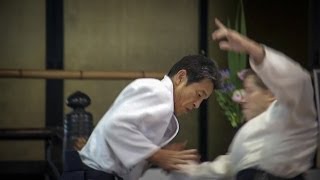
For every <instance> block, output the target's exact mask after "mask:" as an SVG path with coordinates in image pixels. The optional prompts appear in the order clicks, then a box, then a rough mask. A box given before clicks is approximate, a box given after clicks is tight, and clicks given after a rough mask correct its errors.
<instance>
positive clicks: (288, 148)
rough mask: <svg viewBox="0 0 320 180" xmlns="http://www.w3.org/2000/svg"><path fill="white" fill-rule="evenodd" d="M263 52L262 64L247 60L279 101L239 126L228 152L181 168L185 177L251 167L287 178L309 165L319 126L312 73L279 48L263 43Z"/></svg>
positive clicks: (227, 173)
mask: <svg viewBox="0 0 320 180" xmlns="http://www.w3.org/2000/svg"><path fill="white" fill-rule="evenodd" d="M265 53H266V56H265V59H264V61H263V63H262V64H260V65H258V66H255V65H254V64H253V63H252V62H251V61H252V60H251V59H250V64H251V67H252V68H253V70H254V71H256V72H257V74H258V75H259V77H261V79H262V80H263V82H264V83H265V84H266V85H267V86H268V87H269V89H270V90H271V91H272V92H273V93H274V94H275V96H276V99H277V100H276V101H274V102H273V103H272V104H271V105H270V106H269V108H268V109H267V110H266V111H265V112H263V113H262V114H260V115H258V116H257V117H255V118H253V119H251V120H249V121H248V122H246V124H244V125H243V126H242V127H241V128H240V129H239V131H238V132H237V134H236V135H235V137H234V139H233V142H232V143H231V145H230V147H229V152H228V154H227V155H224V156H219V157H218V158H217V159H215V160H214V161H212V162H205V163H202V164H200V165H197V164H190V165H187V166H185V167H184V170H183V171H184V172H185V173H187V174H189V175H190V177H189V179H206V178H210V179H223V178H225V177H229V178H234V176H235V175H236V174H237V173H238V172H239V171H241V170H244V169H246V168H250V167H251V168H258V169H262V170H264V171H267V172H269V173H271V174H273V175H276V176H280V177H286V178H291V177H294V176H296V175H298V174H301V173H303V172H304V171H306V170H307V169H308V168H310V167H311V165H312V160H313V157H314V153H315V150H316V147H317V134H318V128H317V122H316V111H315V105H314V95H313V87H312V83H311V79H310V75H309V73H308V72H306V71H305V70H303V69H302V68H301V67H300V65H299V64H297V63H296V62H294V61H292V60H291V59H290V58H289V57H287V56H285V55H284V54H282V53H280V52H277V51H275V50H273V49H271V48H268V47H265ZM178 176H182V175H181V174H178ZM191 177H193V178H191ZM196 177H198V178H196ZM171 179H181V177H179V178H175V177H172V178H171ZM183 179H188V178H186V177H184V178H183Z"/></svg>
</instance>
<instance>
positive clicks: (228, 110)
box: [215, 0, 247, 127]
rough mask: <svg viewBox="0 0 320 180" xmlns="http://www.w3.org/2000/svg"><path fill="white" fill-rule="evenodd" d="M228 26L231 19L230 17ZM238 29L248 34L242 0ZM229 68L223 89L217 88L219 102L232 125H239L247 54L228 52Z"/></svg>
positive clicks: (237, 18)
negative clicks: (242, 79)
mask: <svg viewBox="0 0 320 180" xmlns="http://www.w3.org/2000/svg"><path fill="white" fill-rule="evenodd" d="M228 27H230V21H229V19H228ZM233 29H235V30H236V31H238V32H240V33H241V34H243V35H246V33H247V30H246V22H245V15H244V8H243V2H242V0H240V1H239V4H238V8H237V13H236V18H235V25H234V27H233ZM227 55H228V56H227V57H228V69H225V70H221V71H220V73H221V76H222V89H221V90H216V91H215V94H216V97H217V101H218V104H219V105H220V107H221V108H222V110H223V111H224V114H225V115H226V117H227V118H228V120H229V121H230V123H231V126H232V127H238V126H239V125H241V124H242V123H243V115H242V112H241V107H240V104H239V102H240V101H241V99H242V97H243V95H244V91H243V90H242V81H241V78H242V77H241V76H242V75H243V73H244V71H242V70H243V69H245V68H246V66H247V56H246V55H245V54H239V53H235V52H230V51H229V52H228V54H227Z"/></svg>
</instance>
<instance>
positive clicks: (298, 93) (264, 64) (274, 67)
mask: <svg viewBox="0 0 320 180" xmlns="http://www.w3.org/2000/svg"><path fill="white" fill-rule="evenodd" d="M215 23H216V25H217V27H218V29H217V30H216V31H214V32H213V33H212V38H213V40H215V41H219V47H220V49H222V50H227V51H234V52H238V53H246V54H248V55H249V56H250V64H251V67H252V69H253V70H254V71H255V72H256V73H257V74H258V76H259V77H260V78H261V79H262V81H263V82H264V83H265V84H266V85H267V87H268V88H269V89H270V90H271V91H272V92H273V93H274V94H275V96H276V98H277V99H278V100H279V101H280V102H282V103H286V104H288V105H289V106H290V107H296V106H297V105H298V104H299V103H304V104H310V107H312V108H313V106H312V105H313V96H312V94H313V88H312V84H311V78H310V75H309V73H308V72H307V71H306V70H304V69H303V68H302V67H301V66H300V65H299V64H298V63H296V62H295V61H293V60H292V59H290V58H289V57H287V56H286V55H284V54H283V53H281V52H279V51H276V50H274V49H271V48H269V47H267V46H264V45H262V44H260V43H257V42H255V41H254V40H252V39H249V38H248V37H246V36H243V35H241V34H240V33H238V32H236V31H234V30H232V29H229V28H227V27H225V26H224V25H223V24H222V23H221V22H220V21H219V20H218V19H215ZM302 96H306V97H302ZM302 99H303V101H302Z"/></svg>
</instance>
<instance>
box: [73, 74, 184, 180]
mask: <svg viewBox="0 0 320 180" xmlns="http://www.w3.org/2000/svg"><path fill="white" fill-rule="evenodd" d="M178 130H179V124H178V121H177V119H176V117H175V115H174V101H173V84H172V81H171V79H170V78H169V77H168V76H165V77H164V78H163V79H162V80H161V81H160V80H157V79H149V78H145V79H138V80H135V81H133V82H132V83H130V84H129V85H128V86H127V87H126V88H124V89H123V90H122V92H121V93H120V94H119V96H118V97H117V98H116V100H115V101H114V103H113V105H112V106H111V107H110V109H109V110H108V111H107V112H106V114H105V115H104V116H103V118H102V119H101V120H100V121H99V123H98V124H97V125H96V127H95V129H94V130H93V132H92V134H91V136H90V138H89V139H88V142H87V143H86V145H85V146H84V147H83V148H82V150H81V151H80V152H79V154H80V157H81V159H82V162H83V163H85V164H86V165H88V166H89V167H92V168H94V169H96V170H101V171H105V172H108V173H113V172H114V173H116V174H118V175H119V176H121V177H123V178H124V179H128V180H136V179H139V177H140V176H141V174H142V172H143V170H144V168H145V167H146V165H147V162H146V159H147V158H148V157H150V156H151V155H152V154H153V153H155V152H156V151H157V150H158V149H159V148H161V147H162V146H164V145H166V144H167V143H168V142H169V141H171V140H172V139H173V138H174V137H175V136H176V134H177V133H178Z"/></svg>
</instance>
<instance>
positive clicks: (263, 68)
mask: <svg viewBox="0 0 320 180" xmlns="http://www.w3.org/2000/svg"><path fill="white" fill-rule="evenodd" d="M264 50H265V59H264V60H263V61H262V63H261V64H260V65H255V64H254V63H252V61H253V60H252V59H250V65H251V67H252V69H253V70H254V71H255V72H256V73H257V74H258V75H259V77H260V78H261V79H262V81H263V82H264V83H265V84H266V85H267V87H268V88H269V89H270V90H271V91H272V92H273V93H274V95H275V96H276V98H277V99H278V101H280V102H282V103H285V104H287V105H289V106H291V107H293V106H296V105H297V104H299V102H300V100H301V98H307V100H308V101H309V102H310V104H313V103H311V102H312V101H313V88H312V82H311V78H310V75H309V73H308V72H307V71H306V70H304V69H303V68H302V67H301V66H300V65H299V64H298V63H297V62H295V61H293V60H292V59H290V58H289V57H288V56H286V55H284V54H283V53H281V52H278V51H276V50H274V49H271V48H269V47H266V46H264ZM303 96H304V97H303Z"/></svg>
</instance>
